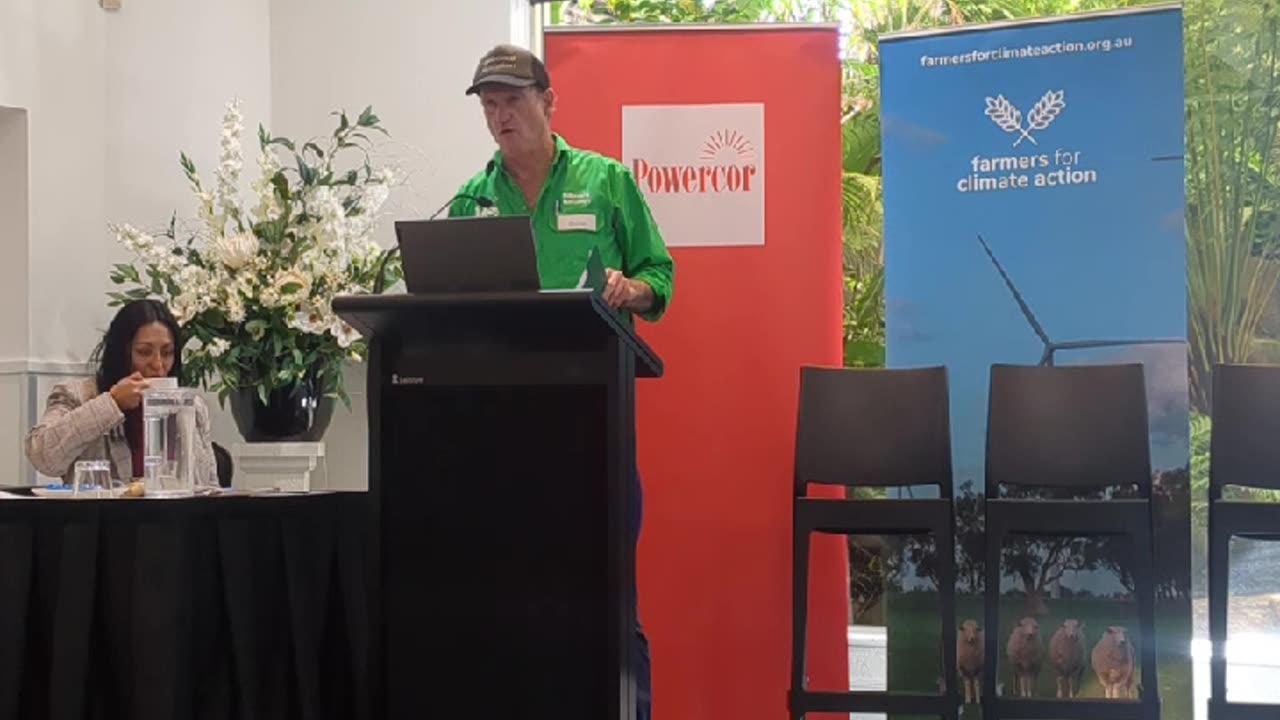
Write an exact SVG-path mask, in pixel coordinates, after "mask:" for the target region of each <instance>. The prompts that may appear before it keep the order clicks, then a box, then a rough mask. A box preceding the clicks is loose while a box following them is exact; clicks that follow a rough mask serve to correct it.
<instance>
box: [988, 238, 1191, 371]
mask: <svg viewBox="0 0 1280 720" xmlns="http://www.w3.org/2000/svg"><path fill="white" fill-rule="evenodd" d="M978 242H980V243H982V249H983V250H985V251H986V253H987V257H989V258H991V263H992V264H993V265H995V266H996V272H998V273H1000V277H1002V278H1004V284H1005V285H1006V286H1007V287H1008V288H1009V292H1011V293H1013V299H1014V301H1015V302H1017V303H1018V308H1019V309H1021V310H1022V316H1023V317H1025V318H1026V319H1027V323H1028V324H1029V325H1031V329H1032V330H1033V331H1034V332H1035V334H1036V337H1039V338H1040V342H1042V343H1044V354H1043V355H1041V356H1040V365H1041V366H1052V365H1053V354H1054V353H1056V352H1057V351H1059V350H1086V349H1091V348H1104V347H1123V346H1128V345H1163V344H1170V343H1178V344H1182V343H1185V342H1186V341H1185V340H1183V339H1182V338H1151V339H1147V340H1068V341H1066V342H1054V341H1053V340H1052V339H1050V338H1049V333H1047V332H1045V329H1044V326H1043V325H1041V324H1040V321H1039V320H1037V319H1036V315H1035V313H1033V312H1031V307H1030V306H1029V305H1027V301H1026V300H1023V299H1022V293H1020V292H1018V288H1017V286H1015V285H1014V284H1013V280H1012V279H1011V278H1010V277H1009V273H1007V272H1005V271H1004V266H1003V265H1001V264H1000V261H999V260H997V259H996V255H995V253H993V252H991V246H990V245H987V241H986V240H984V239H983V237H982V235H981V233H979V234H978Z"/></svg>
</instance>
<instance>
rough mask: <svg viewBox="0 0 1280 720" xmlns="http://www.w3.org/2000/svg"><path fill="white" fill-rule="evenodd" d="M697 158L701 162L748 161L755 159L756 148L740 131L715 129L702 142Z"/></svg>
mask: <svg viewBox="0 0 1280 720" xmlns="http://www.w3.org/2000/svg"><path fill="white" fill-rule="evenodd" d="M698 159H699V160H701V161H703V162H716V161H717V160H718V161H721V162H725V161H728V162H733V161H738V162H748V161H751V160H755V159H756V150H755V148H754V147H752V146H751V141H750V140H748V139H747V137H746V136H745V135H743V134H742V133H740V132H738V131H736V130H717V131H716V132H715V134H713V135H712V136H711V137H709V138H707V140H706V142H704V143H702V153H701V154H700V155H698Z"/></svg>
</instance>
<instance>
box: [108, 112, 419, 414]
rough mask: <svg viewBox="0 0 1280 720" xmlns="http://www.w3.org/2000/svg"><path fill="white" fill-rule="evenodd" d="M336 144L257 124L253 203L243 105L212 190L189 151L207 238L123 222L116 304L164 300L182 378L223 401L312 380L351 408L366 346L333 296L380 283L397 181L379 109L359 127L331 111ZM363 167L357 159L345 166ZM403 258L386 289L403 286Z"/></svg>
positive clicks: (233, 117) (230, 123) (225, 131)
mask: <svg viewBox="0 0 1280 720" xmlns="http://www.w3.org/2000/svg"><path fill="white" fill-rule="evenodd" d="M334 115H336V116H337V117H338V126H337V129H336V130H334V132H333V133H332V135H330V136H328V137H326V138H323V139H315V140H310V141H308V142H306V143H304V144H303V145H302V146H301V147H298V146H297V145H295V143H294V142H293V141H291V140H289V139H288V138H284V137H272V136H271V135H270V134H269V133H268V132H267V131H266V130H265V129H263V128H261V127H259V129H258V144H259V148H260V153H259V156H258V170H259V176H258V177H257V179H255V180H254V181H253V183H252V188H253V193H254V195H255V196H256V197H255V200H256V202H255V204H254V206H253V207H252V208H250V209H248V210H247V211H246V209H245V207H244V206H243V205H242V203H241V199H240V193H239V190H238V186H239V182H240V174H241V169H242V167H243V161H242V157H241V148H240V134H241V130H242V118H241V115H240V109H239V104H238V103H237V102H232V103H230V104H229V105H228V106H227V111H226V114H225V116H224V118H223V124H222V137H221V141H220V143H219V149H220V152H219V158H218V168H217V171H216V172H215V182H214V187H213V189H212V190H210V189H207V188H206V187H205V186H204V184H203V183H202V182H201V180H200V176H199V174H198V173H197V172H196V167H195V164H194V163H193V162H192V161H191V159H190V158H188V157H187V155H186V154H185V153H183V154H182V155H181V164H182V169H183V171H184V172H185V174H186V177H187V181H188V182H189V183H190V186H191V190H192V192H193V193H194V194H195V196H196V200H197V208H198V216H199V220H200V223H199V225H198V229H197V230H196V231H195V232H193V233H190V234H187V235H186V236H185V237H183V238H181V239H180V238H179V237H178V232H177V222H176V217H175V218H174V219H173V220H171V221H170V223H169V228H168V230H167V231H165V232H164V233H160V234H157V235H151V234H148V233H146V232H143V231H141V230H139V229H137V228H135V227H133V226H131V225H113V226H112V231H113V232H114V234H115V236H116V239H117V241H118V242H119V243H120V244H122V245H123V246H124V247H125V248H126V249H128V250H129V251H130V252H131V253H132V254H133V255H134V259H133V260H132V261H131V262H129V263H122V264H119V265H116V266H114V269H113V271H112V273H111V280H112V282H114V283H115V284H117V285H121V286H124V289H123V291H121V292H113V293H110V296H111V298H112V301H111V304H112V305H119V304H122V303H125V302H128V301H130V300H134V299H140V298H147V297H151V298H156V299H159V300H161V301H162V302H164V303H165V304H166V305H167V306H168V307H169V309H170V310H171V311H172V312H173V314H174V316H175V317H176V318H177V320H178V322H179V324H181V325H182V327H183V331H184V335H185V336H186V340H187V344H186V346H185V347H184V348H183V365H184V368H183V370H184V374H185V375H186V378H185V380H186V381H188V382H190V383H191V384H199V385H201V386H203V387H205V388H207V389H209V390H213V391H216V392H217V393H218V397H219V400H220V401H222V400H225V399H226V397H227V395H229V394H230V393H231V392H233V391H235V390H237V389H241V388H256V389H257V394H258V396H259V398H260V399H261V400H262V402H263V403H266V402H267V398H268V396H269V395H270V394H271V393H272V392H273V391H276V390H283V391H288V390H290V389H292V388H293V387H295V386H296V385H297V384H298V383H303V382H306V383H313V384H315V385H316V386H317V389H319V390H321V391H322V392H324V394H326V395H331V396H337V397H340V398H341V399H342V400H343V401H344V402H346V403H348V404H349V403H350V400H349V398H348V397H347V394H346V391H345V389H344V388H343V383H342V367H343V364H344V363H345V362H346V361H347V360H348V359H353V360H356V361H359V360H361V359H363V356H364V354H365V352H366V347H365V344H364V341H363V339H362V338H361V337H360V335H359V333H357V332H356V331H355V330H354V329H352V328H351V326H349V325H348V324H347V323H346V322H344V321H343V320H342V319H341V318H339V317H337V316H336V315H334V313H333V308H332V305H333V298H334V296H336V295H342V294H360V293H367V292H369V291H370V288H372V287H374V286H375V281H376V279H377V277H376V276H377V273H378V266H379V261H380V260H382V257H383V251H382V250H381V248H380V247H379V246H378V245H377V243H375V242H374V241H373V239H372V233H373V231H374V230H375V229H376V226H377V224H378V221H379V219H380V212H381V210H382V207H383V205H384V204H385V203H386V201H387V198H388V196H389V195H390V192H391V188H392V186H393V185H394V184H395V182H396V181H397V172H396V170H395V169H394V168H392V167H386V166H384V167H377V166H375V165H374V164H373V161H372V156H371V153H370V151H371V149H372V140H371V139H370V134H371V133H374V132H379V133H383V134H386V131H385V130H383V129H382V127H381V125H380V121H379V119H378V116H377V115H374V114H373V109H372V108H366V109H365V110H364V112H362V113H361V114H360V115H359V117H358V118H357V119H356V120H355V121H354V122H352V121H351V120H350V119H349V118H348V116H347V114H346V113H345V112H335V113H334ZM348 158H355V162H354V163H350V162H347V160H348ZM400 272H401V271H400V266H399V264H398V263H397V262H395V261H394V260H393V261H392V262H388V263H387V266H386V268H385V275H386V277H384V279H383V282H384V286H390V285H393V284H395V283H396V282H397V281H398V280H399V278H400Z"/></svg>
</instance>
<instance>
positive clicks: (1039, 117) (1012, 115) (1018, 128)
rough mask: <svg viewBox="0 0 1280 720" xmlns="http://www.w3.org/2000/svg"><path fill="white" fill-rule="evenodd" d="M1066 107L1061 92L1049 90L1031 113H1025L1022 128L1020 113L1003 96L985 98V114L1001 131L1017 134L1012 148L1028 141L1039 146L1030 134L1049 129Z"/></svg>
mask: <svg viewBox="0 0 1280 720" xmlns="http://www.w3.org/2000/svg"><path fill="white" fill-rule="evenodd" d="M1066 107H1067V102H1066V100H1064V99H1063V91H1062V90H1057V91H1054V90H1050V91H1049V92H1047V93H1045V94H1044V96H1042V97H1041V98H1040V100H1038V101H1037V102H1036V104H1035V106H1034V107H1032V108H1031V112H1029V113H1027V117H1026V120H1027V125H1026V127H1023V126H1022V119H1023V118H1022V111H1021V110H1019V109H1018V108H1017V107H1015V106H1014V104H1013V103H1011V102H1009V101H1008V100H1007V99H1006V98H1005V96H1004V95H997V96H995V97H993V98H992V97H988V98H987V113H986V114H987V117H989V118H991V122H993V123H995V124H996V126H997V127H999V128H1000V129H1001V130H1003V131H1005V132H1007V133H1018V139H1017V140H1015V141H1014V142H1013V146H1014V147H1018V146H1019V145H1021V144H1022V141H1023V140H1030V141H1031V144H1032V145H1039V143H1037V142H1036V139H1035V138H1034V137H1032V135H1031V133H1032V132H1033V131H1040V130H1047V129H1049V126H1050V125H1052V124H1053V121H1054V120H1057V119H1058V115H1059V114H1061V113H1062V111H1063V110H1064V109H1066Z"/></svg>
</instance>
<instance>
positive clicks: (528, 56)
mask: <svg viewBox="0 0 1280 720" xmlns="http://www.w3.org/2000/svg"><path fill="white" fill-rule="evenodd" d="M488 84H494V85H510V86H512V87H532V86H537V87H538V88H539V89H542V90H546V89H547V88H549V87H551V76H549V75H547V66H546V65H543V64H542V61H541V60H539V59H538V58H537V57H535V56H534V54H533V53H531V52H529V51H528V50H525V49H524V48H522V47H517V46H515V45H498V46H497V47H495V48H494V49H492V50H490V51H489V52H487V53H485V56H484V57H482V58H480V64H479V65H477V66H476V74H475V76H474V77H472V79H471V87H469V88H467V94H468V95H473V94H475V93H476V92H477V91H478V90H479V89H480V86H481V85H488Z"/></svg>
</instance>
